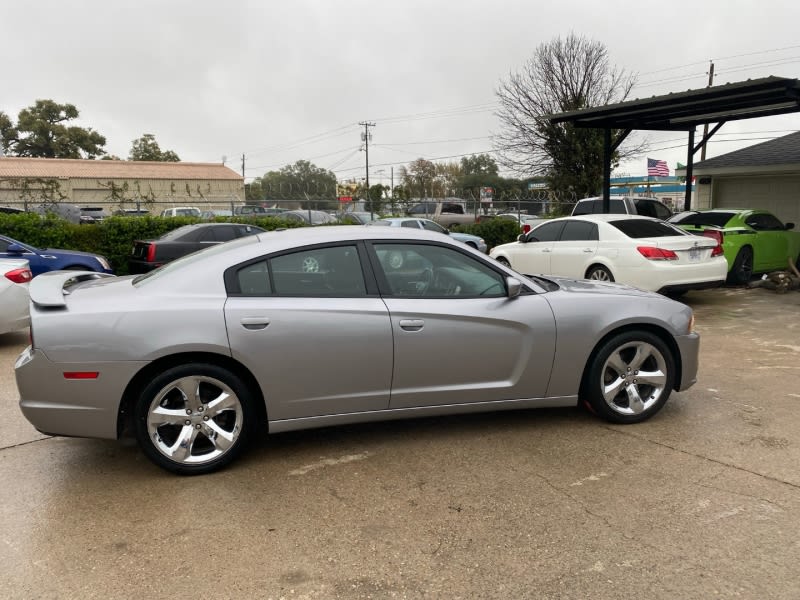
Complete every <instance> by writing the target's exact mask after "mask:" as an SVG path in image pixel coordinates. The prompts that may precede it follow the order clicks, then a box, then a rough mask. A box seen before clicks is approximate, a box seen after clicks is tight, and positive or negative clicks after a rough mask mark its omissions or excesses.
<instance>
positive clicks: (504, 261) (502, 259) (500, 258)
mask: <svg viewBox="0 0 800 600" xmlns="http://www.w3.org/2000/svg"><path fill="white" fill-rule="evenodd" d="M497 262H499V263H500V264H501V265H503V266H504V267H508V268H509V269H510V268H511V263H510V262H508V259H507V258H505V257H504V256H498V257H497Z"/></svg>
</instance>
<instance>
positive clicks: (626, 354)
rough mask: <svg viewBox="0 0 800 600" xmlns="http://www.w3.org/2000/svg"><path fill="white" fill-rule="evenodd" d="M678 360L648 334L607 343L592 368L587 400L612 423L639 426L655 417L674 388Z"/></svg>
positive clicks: (637, 333)
mask: <svg viewBox="0 0 800 600" xmlns="http://www.w3.org/2000/svg"><path fill="white" fill-rule="evenodd" d="M675 375H676V374H675V360H674V358H673V356H672V352H671V351H670V350H669V348H668V347H667V345H666V344H665V343H664V341H663V340H662V339H661V338H659V337H658V336H656V335H654V334H652V333H650V332H647V331H627V332H624V333H620V334H617V335H615V336H613V337H612V338H610V339H609V340H607V341H606V342H605V343H604V344H603V345H602V346H601V347H600V348H599V349H598V351H597V353H596V354H595V355H594V358H593V359H592V362H591V363H590V364H589V368H588V369H587V372H586V380H585V381H584V385H583V393H584V399H585V400H587V401H588V402H589V404H590V405H591V407H592V408H593V409H594V411H595V412H596V413H597V414H598V415H600V416H602V417H603V418H605V419H606V420H608V421H611V422H613V423H638V422H640V421H644V420H645V419H648V418H650V417H652V416H653V415H654V414H656V413H657V412H658V411H659V410H661V407H663V406H664V403H665V402H666V401H667V399H668V398H669V395H670V393H671V391H672V388H673V386H674V384H675Z"/></svg>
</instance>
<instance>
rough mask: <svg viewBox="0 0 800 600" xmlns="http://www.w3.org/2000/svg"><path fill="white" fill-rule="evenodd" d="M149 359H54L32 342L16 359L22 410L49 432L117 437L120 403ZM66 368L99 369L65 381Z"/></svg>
mask: <svg viewBox="0 0 800 600" xmlns="http://www.w3.org/2000/svg"><path fill="white" fill-rule="evenodd" d="M146 364H147V363H146V362H141V361H118V362H113V363H92V364H84V363H54V362H52V361H51V360H49V359H48V358H47V357H46V356H45V355H44V353H43V352H41V351H40V350H34V349H32V348H31V347H30V346H29V347H28V348H26V349H25V350H24V351H23V352H22V354H20V355H19V358H17V362H16V365H15V366H14V373H15V375H16V379H17V388H18V389H19V394H20V401H19V407H20V410H22V414H23V415H25V418H26V419H27V420H28V421H29V422H30V423H31V425H33V426H34V427H35V428H36V429H37V430H39V431H41V432H42V433H46V434H48V435H64V436H74V437H90V438H108V439H116V438H117V420H118V415H119V407H120V402H121V400H122V395H123V393H124V391H125V388H126V387H127V385H128V382H130V380H131V379H132V378H133V376H134V375H135V374H136V373H137V372H138V371H139V370H140V369H141V368H142V367H143V366H145V365H146ZM65 371H97V372H98V373H99V375H98V377H97V378H96V379H65V378H64V372H65Z"/></svg>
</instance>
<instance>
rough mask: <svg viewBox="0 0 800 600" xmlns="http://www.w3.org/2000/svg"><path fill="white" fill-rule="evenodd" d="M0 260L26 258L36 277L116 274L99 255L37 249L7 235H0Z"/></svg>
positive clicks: (53, 249)
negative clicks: (69, 273)
mask: <svg viewBox="0 0 800 600" xmlns="http://www.w3.org/2000/svg"><path fill="white" fill-rule="evenodd" d="M0 258H24V259H25V260H27V261H28V263H30V268H31V273H33V274H34V276H35V275H39V274H40V273H45V272H47V271H61V270H69V271H76V270H77V271H96V272H98V273H113V272H114V271H113V270H112V269H111V265H109V264H108V260H106V258H105V257H104V256H100V255H99V254H91V253H90V252H79V251H78V250H59V249H57V248H36V247H34V246H30V245H28V244H23V243H22V242H19V241H17V240H15V239H12V238H10V237H7V236H5V235H0Z"/></svg>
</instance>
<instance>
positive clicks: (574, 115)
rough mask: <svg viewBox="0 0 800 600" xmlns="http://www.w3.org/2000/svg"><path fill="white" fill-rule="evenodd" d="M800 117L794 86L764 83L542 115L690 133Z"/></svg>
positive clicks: (777, 80)
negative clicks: (758, 119)
mask: <svg viewBox="0 0 800 600" xmlns="http://www.w3.org/2000/svg"><path fill="white" fill-rule="evenodd" d="M798 111H800V82H799V81H798V80H797V79H788V78H785V77H774V76H770V77H764V78H762V79H749V80H747V81H741V82H737V83H728V84H725V85H718V86H713V87H707V88H703V89H699V90H688V91H686V92H678V93H673V94H666V95H663V96H653V97H652V98H646V99H642V100H630V101H626V102H620V103H618V104H609V105H606V106H599V107H595V108H584V109H580V110H573V111H569V112H562V113H558V114H553V115H548V116H547V117H546V118H547V119H548V120H550V121H551V122H553V123H572V124H573V125H574V126H576V127H595V128H599V129H651V130H673V131H687V130H693V129H694V128H695V127H697V126H698V125H704V124H706V123H716V122H721V121H735V120H739V119H751V118H754V117H765V116H769V115H781V114H786V113H792V112H798Z"/></svg>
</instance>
